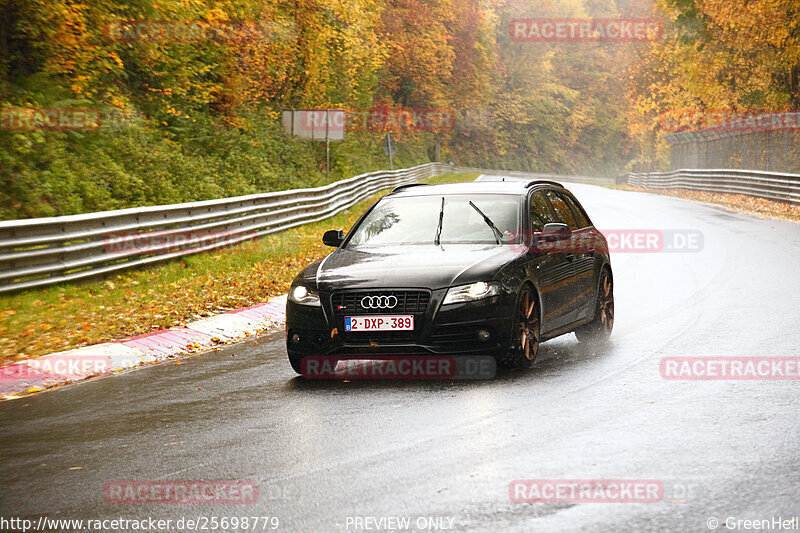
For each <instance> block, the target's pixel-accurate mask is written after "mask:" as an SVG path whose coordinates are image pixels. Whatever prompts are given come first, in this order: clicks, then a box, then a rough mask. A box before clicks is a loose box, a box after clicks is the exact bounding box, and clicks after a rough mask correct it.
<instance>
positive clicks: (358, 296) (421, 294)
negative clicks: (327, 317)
mask: <svg viewBox="0 0 800 533" xmlns="http://www.w3.org/2000/svg"><path fill="white" fill-rule="evenodd" d="M366 296H394V297H395V298H397V305H395V306H394V307H391V308H377V309H369V308H365V307H363V306H362V305H361V300H362V299H363V298H364V297H366ZM430 299H431V293H430V292H428V291H420V290H369V291H356V292H337V293H334V294H333V296H332V300H331V303H332V304H333V312H334V313H335V314H336V315H340V316H344V315H348V316H350V315H412V314H424V313H425V311H426V310H427V309H428V302H430ZM393 301H394V300H392V302H393Z"/></svg>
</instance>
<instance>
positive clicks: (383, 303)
mask: <svg viewBox="0 0 800 533" xmlns="http://www.w3.org/2000/svg"><path fill="white" fill-rule="evenodd" d="M396 305H397V296H394V295H389V296H364V297H363V298H361V307H363V308H364V309H393V308H394V306H396Z"/></svg>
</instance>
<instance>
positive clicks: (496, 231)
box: [469, 200, 503, 244]
mask: <svg viewBox="0 0 800 533" xmlns="http://www.w3.org/2000/svg"><path fill="white" fill-rule="evenodd" d="M469 205H471V206H472V207H473V208H474V209H475V211H477V212H478V213H480V215H481V216H482V217H483V221H484V222H486V225H487V226H489V227H490V228H492V232H493V233H494V238H495V239H496V240H497V244H500V238H501V237H502V236H503V232H502V231H500V230H499V229H497V226H495V225H494V222H492V219H491V218H489V217H487V216H486V215H484V214H483V211H481V210H480V209H478V206H477V205H475V204H473V203H472V201H471V200H470V202H469Z"/></svg>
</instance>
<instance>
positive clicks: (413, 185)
mask: <svg viewBox="0 0 800 533" xmlns="http://www.w3.org/2000/svg"><path fill="white" fill-rule="evenodd" d="M420 185H429V184H428V183H406V184H405V185H398V186H397V187H395V188H394V189H392V191H391V192H390V193H389V194H392V192H397V191H400V190H403V189H408V188H409V187H419V186H420Z"/></svg>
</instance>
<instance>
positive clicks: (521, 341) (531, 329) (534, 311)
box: [499, 285, 541, 368]
mask: <svg viewBox="0 0 800 533" xmlns="http://www.w3.org/2000/svg"><path fill="white" fill-rule="evenodd" d="M540 340H541V333H540V325H539V307H538V306H537V303H536V296H535V294H534V292H533V290H532V289H531V288H530V287H529V286H527V285H526V286H525V287H523V288H522V291H520V294H519V298H518V303H517V311H516V314H515V316H514V339H513V341H512V344H511V350H509V352H508V353H507V354H506V356H505V357H504V358H503V359H502V360H501V361H499V364H500V366H502V367H504V368H523V367H528V366H531V365H532V364H533V361H534V360H535V359H536V354H537V353H538V351H539V342H540Z"/></svg>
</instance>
